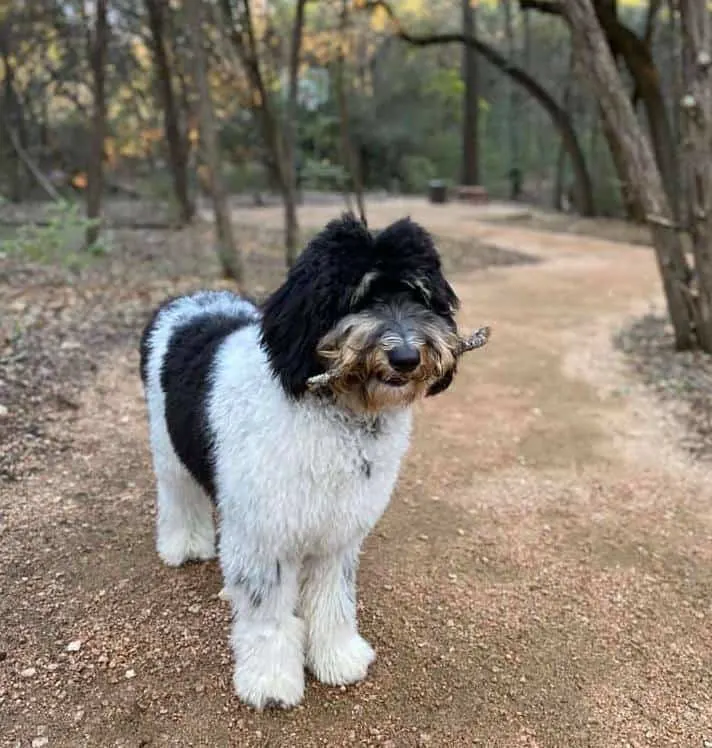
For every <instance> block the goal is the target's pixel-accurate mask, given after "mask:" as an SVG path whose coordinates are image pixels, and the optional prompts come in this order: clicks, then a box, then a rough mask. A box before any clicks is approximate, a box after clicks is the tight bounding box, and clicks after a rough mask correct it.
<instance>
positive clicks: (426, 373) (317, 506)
mask: <svg viewBox="0 0 712 748" xmlns="http://www.w3.org/2000/svg"><path fill="white" fill-rule="evenodd" d="M457 304H458V301H457V298H456V296H455V293H454V292H453V290H452V288H451V287H450V285H449V284H448V282H447V281H446V280H445V278H444V277H443V274H442V271H441V265H440V259H439V257H438V253H437V251H436V249H435V247H434V245H433V242H432V240H431V237H430V236H429V235H428V233H427V232H426V231H425V230H424V229H422V228H421V227H420V226H418V225H417V224H416V223H414V222H412V221H411V220H410V219H403V220H401V221H398V222H396V223H394V224H392V225H391V226H389V227H388V228H386V229H385V230H383V231H381V232H380V233H377V234H374V233H372V232H370V231H369V230H368V229H367V228H366V227H365V226H364V225H363V224H362V223H361V222H359V221H358V220H357V219H355V218H354V217H353V216H351V215H346V216H344V217H342V218H341V219H338V220H334V221H332V222H331V223H330V224H329V225H328V226H327V227H326V228H325V229H324V230H323V231H322V232H321V233H320V234H319V235H318V236H316V238H315V239H313V241H312V242H311V243H310V244H309V245H308V246H307V248H306V249H305V250H304V252H303V253H302V254H301V256H300V257H299V259H298V261H297V263H296V265H295V266H294V267H293V269H292V270H291V271H290V272H289V274H288V277H287V280H286V281H285V283H284V284H283V285H282V287H281V288H279V289H278V290H277V291H276V292H275V293H274V294H273V295H272V296H271V297H270V298H269V299H268V300H267V302H266V303H265V304H264V306H263V307H261V308H258V307H256V306H255V305H253V304H252V303H251V302H249V301H247V300H245V299H243V298H241V297H239V296H236V295H234V294H231V293H228V292H216V291H204V292H200V293H196V294H194V295H191V296H185V297H181V298H177V299H173V300H171V301H168V302H166V303H165V304H164V305H163V306H161V307H160V308H159V309H158V310H157V312H156V313H155V314H154V317H153V319H152V320H151V321H150V323H149V324H148V326H147V327H146V330H145V332H144V334H143V338H142V341H141V375H142V379H143V383H144V388H145V393H146V399H147V403H148V412H149V419H150V434H151V448H152V451H153V462H154V468H155V473H156V478H157V484H158V517H157V548H158V553H159V555H160V557H161V558H162V559H163V561H164V562H165V563H166V564H168V565H171V566H178V565H180V564H182V563H184V562H185V561H188V560H190V559H198V560H199V559H209V558H213V557H214V556H215V553H216V547H215V526H214V523H213V503H212V502H215V504H216V505H217V508H218V512H219V527H220V541H219V555H220V563H221V566H222V572H223V576H224V583H225V590H226V593H227V596H228V597H229V599H230V601H231V604H232V607H233V613H234V625H233V630H232V635H231V643H232V648H233V651H234V656H235V663H236V664H235V674H234V684H235V689H236V691H237V693H238V695H239V696H240V697H241V699H242V700H243V701H245V702H246V703H248V704H251V705H253V706H255V707H257V708H262V707H265V706H270V705H279V706H284V707H289V706H293V705H295V704H298V703H299V702H300V701H301V699H302V696H303V692H304V666H305V663H306V665H307V667H309V669H310V670H311V671H312V672H313V674H314V675H315V676H316V677H317V678H318V679H319V680H321V681H323V682H324V683H329V684H348V683H354V682H356V681H359V680H361V679H362V678H364V677H365V675H366V671H367V669H368V666H369V665H370V664H371V662H372V661H373V659H374V651H373V649H372V648H371V646H370V645H369V644H368V642H366V641H365V640H364V639H363V638H362V637H361V636H360V635H359V633H358V628H357V622H356V570H357V566H358V556H359V549H360V547H361V544H362V542H363V540H364V538H365V537H366V535H367V534H368V533H369V531H370V530H371V529H372V528H373V526H374V525H375V523H376V522H377V520H378V519H379V517H380V516H381V514H382V513H383V511H384V509H385V508H386V505H387V504H388V501H389V499H390V496H391V493H392V491H393V487H394V484H395V482H396V478H397V475H398V470H399V466H400V463H401V459H402V457H403V454H404V453H405V451H406V449H407V447H408V440H409V433H410V426H411V405H412V404H413V402H414V401H416V400H417V399H418V398H420V397H424V396H428V395H435V394H437V393H439V392H442V391H443V390H445V389H446V388H447V387H448V386H449V384H450V382H451V381H452V378H453V374H454V372H455V368H456V364H457V356H458V354H459V352H460V348H459V347H458V346H459V345H460V343H461V339H460V338H459V336H458V334H457V329H456V325H455V321H454V313H455V310H456V307H457Z"/></svg>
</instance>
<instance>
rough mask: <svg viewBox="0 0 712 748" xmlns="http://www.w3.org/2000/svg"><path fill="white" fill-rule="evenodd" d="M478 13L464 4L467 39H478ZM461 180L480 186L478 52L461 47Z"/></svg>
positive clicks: (463, 18) (464, 24)
mask: <svg viewBox="0 0 712 748" xmlns="http://www.w3.org/2000/svg"><path fill="white" fill-rule="evenodd" d="M475 14H476V10H475V8H474V6H473V5H472V3H471V2H470V0H462V33H463V34H464V35H465V36H467V37H472V36H476V35H477V17H476V15H475ZM462 79H463V80H464V82H465V88H464V91H463V93H462V178H461V182H462V184H465V185H477V184H479V183H480V153H479V144H480V135H479V114H480V101H479V99H480V97H479V71H478V69H477V52H475V50H474V49H473V48H472V47H471V46H470V45H469V44H463V46H462Z"/></svg>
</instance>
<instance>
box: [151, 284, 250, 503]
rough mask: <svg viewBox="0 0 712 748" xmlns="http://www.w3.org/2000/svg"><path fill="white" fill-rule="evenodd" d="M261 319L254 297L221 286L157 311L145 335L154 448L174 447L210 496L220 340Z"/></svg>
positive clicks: (164, 305) (162, 306)
mask: <svg viewBox="0 0 712 748" xmlns="http://www.w3.org/2000/svg"><path fill="white" fill-rule="evenodd" d="M258 321H259V312H258V310H257V308H256V307H255V306H254V304H252V303H251V302H250V301H247V300H246V299H243V298H241V297H239V296H237V295H235V294H232V293H229V292H221V291H203V292H199V293H196V294H193V295H191V296H183V297H178V298H173V299H170V300H168V301H166V302H165V303H164V304H162V305H161V306H160V307H159V308H158V309H157V310H156V311H155V312H154V314H153V316H152V318H151V320H150V321H149V323H148V324H147V326H146V328H145V330H144V332H143V335H142V337H141V346H140V349H141V364H140V367H141V378H142V380H143V384H144V389H145V393H146V399H147V403H148V410H149V418H150V421H151V441H152V446H153V449H154V452H156V451H157V452H159V453H161V452H163V451H166V450H167V448H168V446H169V445H168V443H167V440H169V441H170V444H172V447H173V449H174V450H175V452H176V454H177V455H178V457H179V458H180V460H181V462H182V463H183V464H184V465H185V467H186V468H187V469H188V470H189V471H190V473H191V474H192V475H193V477H194V478H195V479H196V480H197V481H198V483H199V484H200V485H201V486H202V487H203V488H204V489H205V490H206V491H207V492H208V494H210V495H214V489H215V487H214V485H213V479H212V470H211V469H210V464H209V454H208V452H209V442H210V434H209V429H208V424H207V421H206V407H207V403H206V398H207V396H208V389H209V387H208V385H209V382H210V379H211V375H212V370H213V367H214V363H215V356H216V353H217V351H218V349H219V347H220V345H221V344H222V343H223V342H224V341H225V339H226V338H227V337H228V336H229V335H230V334H231V333H233V332H235V331H237V330H240V329H242V328H244V327H247V326H249V325H254V324H256V323H257V322H258Z"/></svg>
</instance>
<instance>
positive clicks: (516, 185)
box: [502, 0, 522, 200]
mask: <svg viewBox="0 0 712 748" xmlns="http://www.w3.org/2000/svg"><path fill="white" fill-rule="evenodd" d="M502 7H503V8H504V35H505V38H506V40H507V57H508V58H509V59H510V60H514V59H515V54H516V45H515V42H514V21H513V18H512V0H504V2H503V3H502ZM507 88H508V92H507V93H508V96H507V104H508V109H509V111H508V113H507V135H508V138H509V180H510V184H511V188H510V195H509V197H510V199H511V200H518V199H519V198H520V194H519V192H520V190H521V184H522V173H521V168H520V165H519V138H518V128H519V127H520V125H521V123H520V121H519V112H518V111H517V110H518V106H517V103H518V102H517V90H516V87H515V86H514V85H513V81H509V85H508V86H507Z"/></svg>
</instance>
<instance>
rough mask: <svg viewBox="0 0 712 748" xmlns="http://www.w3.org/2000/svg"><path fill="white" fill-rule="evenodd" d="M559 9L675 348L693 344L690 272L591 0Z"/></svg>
mask: <svg viewBox="0 0 712 748" xmlns="http://www.w3.org/2000/svg"><path fill="white" fill-rule="evenodd" d="M564 12H565V16H566V20H567V22H568V24H569V26H570V28H571V36H572V42H573V45H574V49H575V50H576V54H577V55H578V61H579V63H580V64H579V68H580V71H581V73H582V74H583V75H584V76H585V77H586V78H587V79H588V82H589V85H590V88H591V90H592V91H593V93H594V94H595V95H596V98H597V99H598V101H599V103H600V105H601V109H602V112H603V114H604V116H605V117H606V120H607V122H608V126H609V127H610V130H611V133H612V135H614V137H615V138H616V140H617V142H618V144H619V146H620V151H621V157H622V159H623V160H624V162H625V169H626V172H627V178H628V180H629V182H630V184H631V185H632V186H633V188H634V189H635V190H636V191H637V193H638V195H639V196H640V200H641V203H642V205H643V208H644V209H645V213H646V218H647V220H648V222H649V224H650V227H651V231H652V235H653V243H654V246H655V255H656V258H657V262H658V268H659V270H660V275H661V278H662V283H663V288H664V291H665V296H666V299H667V304H668V309H669V311H670V317H671V319H672V323H673V327H674V330H675V343H676V346H677V348H678V349H680V350H681V349H688V348H691V347H692V346H693V345H694V329H693V320H692V305H691V303H690V302H691V299H690V292H689V281H690V272H689V268H688V266H687V261H686V259H685V255H684V252H683V249H682V245H681V242H680V237H679V235H678V233H677V231H676V229H675V226H674V224H673V222H672V211H671V209H670V204H669V202H668V198H667V195H666V193H665V189H664V187H663V183H662V179H661V176H660V172H659V171H658V166H657V164H656V161H655V158H654V156H653V153H652V150H651V148H650V144H649V142H648V140H647V138H646V136H645V134H644V133H643V132H642V130H641V128H640V125H639V124H638V120H637V119H636V116H635V112H634V111H633V106H632V104H631V102H630V99H629V98H628V96H627V95H626V92H625V89H624V86H623V82H622V81H621V78H620V76H619V74H618V71H617V69H616V65H615V62H614V60H613V56H612V54H611V50H610V49H609V46H608V43H607V41H606V38H605V36H604V34H603V31H602V29H601V26H600V24H599V22H598V20H597V18H596V13H595V11H594V9H593V6H592V4H591V0H565V2H564Z"/></svg>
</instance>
